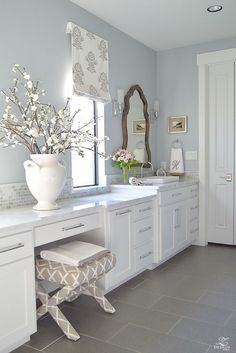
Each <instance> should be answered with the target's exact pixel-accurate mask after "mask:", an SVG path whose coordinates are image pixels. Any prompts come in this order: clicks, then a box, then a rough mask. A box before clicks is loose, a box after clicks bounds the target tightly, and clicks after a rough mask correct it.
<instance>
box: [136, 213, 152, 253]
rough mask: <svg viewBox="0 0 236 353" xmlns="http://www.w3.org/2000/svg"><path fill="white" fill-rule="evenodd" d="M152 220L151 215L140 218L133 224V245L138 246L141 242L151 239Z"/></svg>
mask: <svg viewBox="0 0 236 353" xmlns="http://www.w3.org/2000/svg"><path fill="white" fill-rule="evenodd" d="M152 238H153V221H152V217H149V218H145V219H142V220H140V221H138V222H136V223H135V224H134V245H135V247H136V246H139V245H141V244H143V243H147V242H150V241H152Z"/></svg>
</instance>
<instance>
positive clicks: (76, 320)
mask: <svg viewBox="0 0 236 353" xmlns="http://www.w3.org/2000/svg"><path fill="white" fill-rule="evenodd" d="M62 311H63V313H64V315H65V316H66V317H68V318H69V319H70V322H71V324H72V325H73V326H74V328H75V329H76V330H77V331H78V332H79V334H85V335H88V336H91V337H94V338H98V339H102V340H108V339H109V338H110V337H111V336H113V335H114V334H115V333H116V332H117V331H119V330H120V329H121V327H122V326H124V324H123V323H121V322H119V321H117V320H115V319H114V315H112V314H106V316H103V315H98V314H94V313H93V312H83V313H81V312H80V311H79V310H75V308H70V307H64V308H63V309H62Z"/></svg>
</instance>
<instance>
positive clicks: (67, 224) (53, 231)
mask: <svg viewBox="0 0 236 353" xmlns="http://www.w3.org/2000/svg"><path fill="white" fill-rule="evenodd" d="M100 226H101V224H100V216H99V213H91V214H88V215H86V216H79V217H76V218H70V219H67V220H65V221H60V222H56V223H51V224H47V225H45V226H40V227H36V228H35V246H39V245H43V244H47V243H48V242H49V240H50V242H53V241H56V240H59V239H65V238H67V237H71V236H73V235H77V234H80V233H84V232H87V231H88V230H91V229H96V228H99V227H100Z"/></svg>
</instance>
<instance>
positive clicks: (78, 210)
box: [0, 192, 149, 237]
mask: <svg viewBox="0 0 236 353" xmlns="http://www.w3.org/2000/svg"><path fill="white" fill-rule="evenodd" d="M148 198H149V196H148V195H142V194H141V193H139V194H137V195H135V196H134V195H128V194H127V195H126V194H120V193H116V192H110V193H105V194H99V195H93V196H86V197H80V198H70V199H65V200H62V201H59V202H58V204H59V206H60V209H57V210H52V211H34V210H33V209H32V206H27V207H17V208H9V209H5V210H1V211H0V237H1V236H4V234H5V232H6V231H7V232H18V231H22V229H30V228H31V227H33V226H40V225H43V224H47V223H51V222H56V221H61V220H63V219H65V218H68V215H70V216H71V218H73V217H76V216H77V215H80V214H85V213H87V214H88V213H89V212H94V211H96V210H98V209H101V208H102V207H106V208H109V209H111V210H112V209H117V208H120V207H125V206H126V205H128V204H131V203H135V202H137V200H140V202H142V201H145V200H146V199H148Z"/></svg>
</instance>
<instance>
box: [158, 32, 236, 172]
mask: <svg viewBox="0 0 236 353" xmlns="http://www.w3.org/2000/svg"><path fill="white" fill-rule="evenodd" d="M233 47H236V38H233V39H229V40H221V41H216V42H212V43H206V44H199V45H194V46H188V47H183V48H177V49H172V50H165V51H161V52H158V53H157V95H158V98H159V100H160V118H159V121H158V125H157V144H158V148H157V159H158V163H160V162H161V161H168V162H169V159H170V145H171V142H172V141H173V140H174V139H176V138H178V139H181V140H182V141H183V144H184V150H185V151H188V150H198V67H197V54H200V53H204V52H210V51H215V50H223V49H228V48H233ZM171 115H188V123H189V129H188V133H187V134H168V133H167V119H168V116H171ZM186 170H188V171H198V162H195V161H187V162H186Z"/></svg>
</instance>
